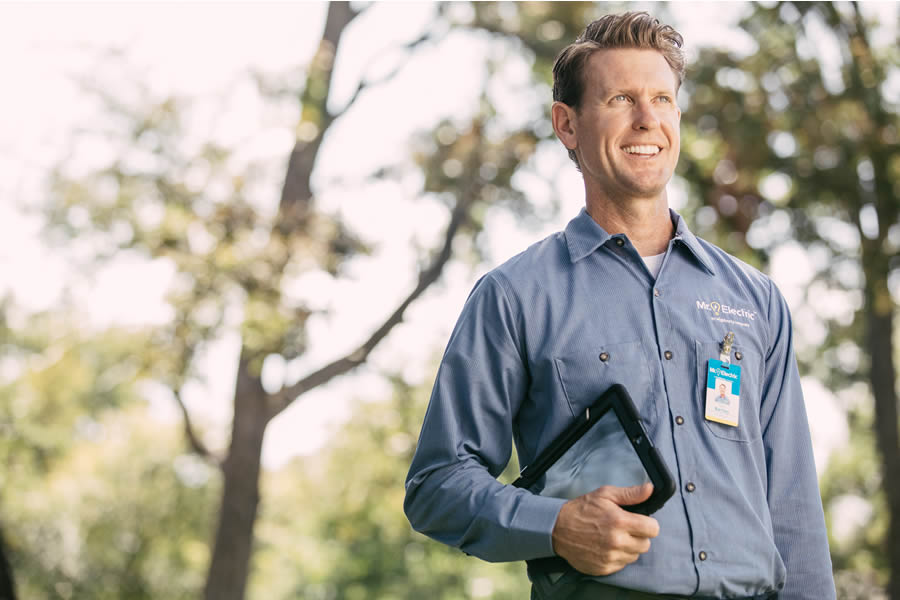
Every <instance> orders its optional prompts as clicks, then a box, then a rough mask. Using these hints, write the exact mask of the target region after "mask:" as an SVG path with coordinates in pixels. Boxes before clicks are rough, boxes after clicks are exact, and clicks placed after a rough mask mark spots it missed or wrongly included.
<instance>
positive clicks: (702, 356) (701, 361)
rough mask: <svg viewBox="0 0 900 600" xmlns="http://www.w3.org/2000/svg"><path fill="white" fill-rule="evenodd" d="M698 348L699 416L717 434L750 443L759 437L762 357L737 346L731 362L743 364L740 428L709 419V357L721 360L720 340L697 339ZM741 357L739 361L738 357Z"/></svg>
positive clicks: (697, 393) (724, 437) (717, 435)
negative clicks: (705, 340) (707, 404)
mask: <svg viewBox="0 0 900 600" xmlns="http://www.w3.org/2000/svg"><path fill="white" fill-rule="evenodd" d="M695 345H696V348H697V375H696V381H697V392H696V397H697V402H699V404H698V406H699V411H700V418H701V419H703V423H704V424H705V425H706V428H707V429H708V430H709V432H710V433H712V434H713V435H714V436H716V437H718V438H721V439H723V440H731V441H733V442H750V441H753V440H757V439H759V438H760V425H759V407H760V377H761V373H762V358H761V356H760V355H759V354H757V353H756V351H754V350H752V349H747V348H743V347H740V346H738V345H736V344H735V345H734V346H733V347H732V350H731V364H733V365H738V366H740V367H741V388H740V393H739V394H738V395H739V398H740V399H739V402H740V410H739V412H738V424H737V427H732V426H731V425H725V424H724V423H716V422H715V421H710V420H709V419H707V418H706V375H707V368H708V366H709V361H710V360H718V358H719V352H720V351H721V346H720V345H719V342H699V341H695ZM738 356H740V357H741V359H740V360H738V359H737V357H738Z"/></svg>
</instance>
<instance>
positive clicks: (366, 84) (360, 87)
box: [326, 33, 432, 125]
mask: <svg viewBox="0 0 900 600" xmlns="http://www.w3.org/2000/svg"><path fill="white" fill-rule="evenodd" d="M431 39H432V37H431V34H430V33H423V34H422V35H421V36H419V37H418V38H416V39H415V40H413V41H411V42H409V43H407V44H404V45H402V46H400V49H402V50H404V51H406V52H410V51H412V50H414V49H415V48H416V47H418V46H420V45H422V44H423V43H425V42H427V41H429V40H431ZM382 54H384V53H382ZM380 58H381V56H380V55H379V56H375V57H373V58H372V59H371V60H370V61H369V64H368V65H367V66H366V68H365V69H363V73H365V72H366V71H368V70H369V68H370V65H372V64H373V63H375V62H377V61H378V60H379V59H380ZM403 66H404V64H403V63H400V64H398V65H397V66H396V67H394V68H393V69H391V71H390V72H389V73H386V74H385V75H383V76H382V77H379V78H378V79H374V80H371V81H366V78H365V75H364V76H363V77H362V78H360V80H359V83H358V84H357V86H356V89H355V90H354V91H353V95H352V96H350V100H348V101H347V103H346V104H344V108H342V109H341V110H339V111H337V112H335V113H332V112H330V111H329V112H328V113H327V117H326V122H327V123H328V124H329V125H330V124H331V123H332V122H333V121H334V120H335V119H336V118H338V117H339V116H341V115H343V114H344V113H346V112H347V111H348V110H349V109H350V107H352V106H353V104H354V103H355V102H356V101H357V99H359V96H360V94H362V93H363V92H364V91H365V90H367V89H369V88H371V87H375V86H378V85H382V84H383V83H385V82H387V81H390V80H391V79H393V78H394V77H395V76H396V75H397V73H399V72H400V69H402V68H403Z"/></svg>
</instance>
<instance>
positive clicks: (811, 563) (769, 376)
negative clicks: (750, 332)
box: [760, 282, 835, 600]
mask: <svg viewBox="0 0 900 600" xmlns="http://www.w3.org/2000/svg"><path fill="white" fill-rule="evenodd" d="M770 286H771V290H770V301H769V331H770V336H771V337H770V341H769V352H768V355H767V356H766V366H765V369H766V374H765V383H764V388H763V395H762V398H763V401H762V406H761V414H760V423H761V424H762V426H763V435H762V437H763V444H764V445H765V452H766V468H767V474H768V502H769V511H770V513H771V515H772V525H773V528H774V533H775V545H776V546H777V548H778V552H779V553H780V554H781V558H782V560H783V561H784V564H785V568H786V571H787V575H786V580H785V587H784V589H783V590H782V591H781V592H780V594H779V598H784V599H786V600H802V599H809V600H817V599H822V600H828V599H833V598H835V588H834V576H833V574H832V567H831V556H830V554H829V549H828V537H827V534H826V530H825V516H824V513H823V510H822V498H821V495H820V493H819V483H818V478H817V476H816V465H815V461H814V460H813V451H812V442H811V440H810V433H809V423H808V421H807V416H806V407H805V405H804V401H803V391H802V389H801V387H800V374H799V372H798V370H797V361H796V359H795V357H794V351H793V342H792V331H791V317H790V313H789V311H788V307H787V303H786V302H785V300H784V297H783V296H782V295H781V293H780V292H779V291H778V289H777V288H776V287H775V285H774V283H772V282H770Z"/></svg>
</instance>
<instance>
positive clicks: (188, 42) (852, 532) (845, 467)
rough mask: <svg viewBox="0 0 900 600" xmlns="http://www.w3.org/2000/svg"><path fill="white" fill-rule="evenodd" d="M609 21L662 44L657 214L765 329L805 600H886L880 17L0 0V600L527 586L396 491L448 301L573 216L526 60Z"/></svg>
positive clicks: (726, 9) (435, 593)
mask: <svg viewBox="0 0 900 600" xmlns="http://www.w3.org/2000/svg"><path fill="white" fill-rule="evenodd" d="M622 10H648V11H650V12H651V13H652V14H654V15H655V16H657V17H659V18H660V19H661V20H663V21H665V22H668V23H671V24H673V25H674V26H675V27H676V28H677V29H679V30H680V31H681V32H682V33H683V34H684V36H685V40H686V49H687V53H688V57H689V65H688V76H687V80H686V82H685V84H684V86H683V88H682V90H681V92H680V94H679V98H678V100H679V104H680V106H681V108H682V110H683V112H684V116H683V119H682V156H681V161H680V164H679V168H678V171H677V176H676V177H675V178H674V180H673V181H672V183H671V185H670V190H669V196H670V201H671V204H672V206H673V207H674V208H675V209H677V210H678V211H679V212H680V213H681V214H682V215H683V216H684V217H685V218H686V219H687V220H688V223H689V224H690V226H691V228H692V229H693V230H694V231H695V232H697V233H698V234H699V235H701V236H703V237H705V238H707V239H709V240H710V241H713V242H715V243H717V244H719V245H720V246H722V247H723V248H725V249H726V250H728V251H729V252H731V253H733V254H735V255H737V256H739V257H740V258H742V259H743V260H745V261H747V262H749V263H751V264H754V265H756V266H757V267H759V268H760V269H762V270H763V271H765V272H767V273H768V274H770V275H771V276H772V277H773V278H774V279H775V281H776V282H777V283H778V285H779V287H780V288H781V290H782V292H783V293H784V294H785V296H786V298H787V300H788V302H789V304H790V306H791V309H792V311H793V315H794V331H795V338H794V339H795V346H796V352H797V357H798V360H799V363H800V370H801V374H802V376H803V387H804V392H805V395H806V403H807V410H808V413H809V416H810V421H811V428H812V433H813V439H814V446H815V452H816V464H817V468H818V472H819V476H820V485H821V491H822V496H823V499H824V503H825V508H826V516H827V519H828V524H829V530H830V541H831V550H832V558H833V562H834V569H835V578H836V582H837V586H838V590H839V594H838V595H839V598H858V599H876V598H891V599H892V600H900V449H898V415H897V385H896V380H897V377H896V365H897V362H898V357H900V352H898V350H897V348H896V346H897V342H898V338H897V332H896V329H897V328H896V326H895V323H894V320H895V316H896V315H897V314H898V303H900V258H898V250H900V219H898V217H900V120H898V113H900V69H898V65H900V51H898V8H897V4H895V3H888V2H885V3H874V2H873V3H859V4H855V3H822V2H812V3H793V2H766V3H745V2H735V3H723V4H719V3H694V2H686V3H672V4H646V3H609V4H607V3H581V2H574V3H544V2H526V3H511V2H501V3H474V4H473V3H468V2H458V3H456V2H454V3H418V4H415V3H364V2H360V3H351V4H346V3H331V4H328V3H302V4H289V3H280V4H270V3H215V2H202V3H191V4H186V3H185V4H180V3H159V4H153V3H130V2H124V3H115V4H114V3H3V4H0V81H2V93H0V461H2V467H0V537H2V544H0V549H2V560H0V598H11V597H13V593H15V595H16V597H18V598H23V599H28V600H31V599H36V600H42V599H51V598H52V599H57V598H58V599H62V600H69V599H83V598H84V599H107V598H109V599H113V598H117V599H119V598H127V599H140V598H201V597H203V598H207V599H209V600H213V599H215V600H230V599H234V600H237V599H240V598H249V599H254V598H266V599H288V598H291V599H293V598H309V599H313V600H316V599H318V600H326V599H341V600H343V599H348V600H361V599H368V598H372V599H385V600H386V599H411V600H412V599H415V600H421V599H425V598H432V599H435V600H438V599H440V600H456V599H481V598H495V599H510V600H512V599H523V598H527V597H528V589H529V588H528V584H527V580H526V577H525V572H524V566H523V565H522V564H487V563H483V562H481V561H479V560H477V559H474V558H471V557H467V556H465V555H463V554H462V553H460V552H459V551H456V550H452V549H449V548H446V547H443V546H441V545H439V544H437V543H436V542H432V541H430V540H428V539H426V538H424V537H423V536H420V535H418V534H416V533H414V532H413V531H412V530H411V529H410V527H409V525H408V523H407V522H406V519H405V518H404V516H403V513H402V508H401V504H402V499H403V480H404V477H405V474H406V470H407V467H408V464H409V461H410V458H411V455H412V452H413V449H414V447H415V442H416V437H417V435H418V431H419V426H420V423H421V419H422V416H423V414H424V410H425V406H426V404H427V400H428V395H429V392H430V386H431V382H432V379H433V376H434V373H435V369H436V366H437V363H438V361H439V358H440V355H441V352H442V350H443V345H444V343H445V342H446V339H447V337H448V335H449V332H450V330H451V329H452V327H453V324H454V322H455V320H456V317H457V315H458V314H459V311H460V309H461V307H462V304H463V302H464V300H465V297H466V295H467V293H468V291H469V289H470V288H471V286H472V285H473V283H474V281H475V280H476V279H477V278H478V277H479V276H480V275H481V274H483V273H484V272H485V271H486V270H488V269H490V268H491V267H493V266H495V265H497V264H499V263H500V262H502V261H503V260H505V259H507V258H509V257H510V256H512V255H514V254H515V253H517V252H519V251H521V250H522V249H524V248H525V247H526V246H527V245H528V244H530V243H532V242H534V241H536V240H538V239H540V238H542V237H544V236H545V235H548V234H549V233H550V232H553V231H556V230H559V229H560V228H562V227H564V226H565V223H566V222H567V221H568V220H569V219H570V218H572V217H573V216H574V215H575V214H576V213H577V211H578V210H579V208H580V207H581V205H582V202H583V192H582V188H581V183H580V176H579V174H578V173H577V172H576V171H575V169H574V166H573V165H572V164H571V163H570V162H569V160H568V158H567V156H566V153H565V152H564V150H563V148H562V146H561V145H560V144H559V143H558V142H557V141H556V140H555V139H554V138H553V135H552V129H551V127H550V123H549V120H548V108H549V104H550V84H551V80H550V70H551V65H552V62H553V59H554V57H555V55H556V53H557V52H558V51H559V50H560V49H561V48H562V47H563V46H564V45H565V44H567V43H568V42H569V41H571V40H572V39H574V38H575V36H576V35H577V34H578V33H579V32H580V31H581V30H582V29H583V27H584V26H585V25H586V24H587V23H588V22H590V21H591V20H593V19H594V18H596V17H598V16H600V15H602V14H605V13H608V12H618V11H622ZM776 460H785V461H789V460H791V457H790V456H784V457H776ZM516 468H517V467H516V465H515V464H511V465H510V467H509V469H508V470H507V473H506V474H505V475H504V477H505V478H507V480H509V477H511V476H512V475H513V473H515V472H516ZM10 579H12V580H13V581H14V587H15V592H13V591H12V589H11V588H12V585H11V583H12V582H11V581H10Z"/></svg>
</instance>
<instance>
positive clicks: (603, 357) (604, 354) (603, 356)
mask: <svg viewBox="0 0 900 600" xmlns="http://www.w3.org/2000/svg"><path fill="white" fill-rule="evenodd" d="M600 360H602V361H603V362H606V361H608V360H609V353H608V352H601V353H600Z"/></svg>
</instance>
